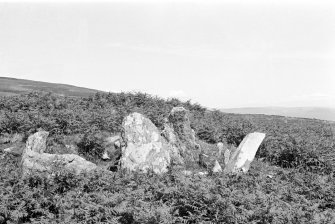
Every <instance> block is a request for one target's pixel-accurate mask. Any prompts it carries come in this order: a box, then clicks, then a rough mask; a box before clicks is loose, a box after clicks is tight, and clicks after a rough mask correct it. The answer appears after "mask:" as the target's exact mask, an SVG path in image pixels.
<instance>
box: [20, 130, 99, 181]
mask: <svg viewBox="0 0 335 224" xmlns="http://www.w3.org/2000/svg"><path fill="white" fill-rule="evenodd" d="M48 135H49V133H48V132H46V131H39V132H37V133H35V134H33V135H31V136H29V138H28V140H27V142H26V147H25V149H24V150H23V153H22V159H21V167H22V176H23V177H24V176H26V175H28V174H32V173H46V174H48V175H52V173H53V172H54V171H55V169H65V170H68V171H71V172H74V173H76V174H79V173H81V172H84V171H90V170H93V169H96V168H97V166H96V165H95V164H94V163H91V162H89V161H87V160H85V159H84V158H82V157H80V156H78V155H74V154H62V155H57V154H49V153H44V151H45V150H46V140H47V137H48Z"/></svg>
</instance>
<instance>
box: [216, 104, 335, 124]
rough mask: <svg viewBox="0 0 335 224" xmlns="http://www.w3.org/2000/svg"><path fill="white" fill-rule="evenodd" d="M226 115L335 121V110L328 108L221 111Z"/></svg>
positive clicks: (231, 109)
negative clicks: (260, 115) (261, 115)
mask: <svg viewBox="0 0 335 224" xmlns="http://www.w3.org/2000/svg"><path fill="white" fill-rule="evenodd" d="M221 111H222V112H225V113H236V114H264V115H278V116H286V117H302V118H311V119H319V120H328V121H335V108H326V107H242V108H229V109H221Z"/></svg>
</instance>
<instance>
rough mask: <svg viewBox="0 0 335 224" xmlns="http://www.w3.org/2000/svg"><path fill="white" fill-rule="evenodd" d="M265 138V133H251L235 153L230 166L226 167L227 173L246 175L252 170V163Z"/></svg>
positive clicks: (229, 163)
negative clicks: (242, 173)
mask: <svg viewBox="0 0 335 224" xmlns="http://www.w3.org/2000/svg"><path fill="white" fill-rule="evenodd" d="M264 138H265V134H264V133H259V132H254V133H250V134H248V135H247V136H245V138H244V139H243V141H242V142H241V143H240V145H239V146H238V148H237V149H236V150H235V151H234V152H233V154H232V155H231V157H230V160H229V162H228V164H227V165H226V167H225V169H224V172H225V173H230V172H233V173H236V172H241V171H242V172H244V173H246V172H247V171H248V170H249V168H250V163H251V162H252V161H253V160H254V158H255V155H256V152H257V150H258V147H259V146H260V144H261V143H262V141H263V140H264Z"/></svg>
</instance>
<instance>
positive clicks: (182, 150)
mask: <svg viewBox="0 0 335 224" xmlns="http://www.w3.org/2000/svg"><path fill="white" fill-rule="evenodd" d="M189 117H190V114H189V111H188V110H186V109H185V108H183V107H174V108H173V109H172V110H171V112H170V114H169V116H168V118H167V120H166V123H165V124H164V130H163V132H162V135H163V136H164V137H165V138H166V139H167V141H168V142H169V144H170V145H171V146H172V148H173V150H172V158H173V161H174V162H176V163H177V164H185V162H189V163H194V162H197V161H198V158H199V153H200V146H199V144H197V143H196V138H195V132H194V130H193V129H192V128H191V123H190V118H189Z"/></svg>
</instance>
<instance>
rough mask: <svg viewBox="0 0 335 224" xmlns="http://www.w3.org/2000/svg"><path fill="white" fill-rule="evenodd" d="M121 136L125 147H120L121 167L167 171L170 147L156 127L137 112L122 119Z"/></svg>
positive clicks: (157, 171)
mask: <svg viewBox="0 0 335 224" xmlns="http://www.w3.org/2000/svg"><path fill="white" fill-rule="evenodd" d="M123 137H124V140H125V142H126V147H125V148H123V149H122V157H121V160H120V165H121V168H124V169H127V170H131V171H134V170H139V171H143V172H147V171H148V170H149V169H152V170H153V171H154V172H155V173H164V172H167V171H168V166H169V165H170V160H171V158H170V148H169V146H168V144H167V142H166V141H165V139H164V138H163V137H162V136H161V135H160V132H159V130H158V128H157V127H156V126H155V125H154V124H153V123H152V122H151V121H150V120H149V119H148V118H146V117H144V116H143V115H141V114H139V113H132V114H130V115H128V116H127V117H126V118H125V119H124V121H123Z"/></svg>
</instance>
